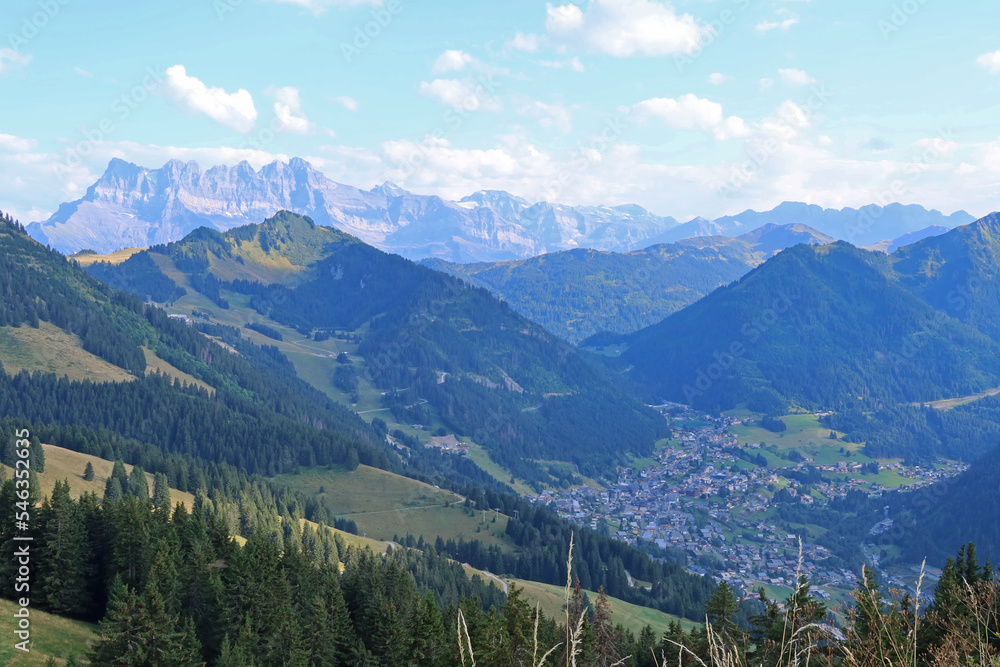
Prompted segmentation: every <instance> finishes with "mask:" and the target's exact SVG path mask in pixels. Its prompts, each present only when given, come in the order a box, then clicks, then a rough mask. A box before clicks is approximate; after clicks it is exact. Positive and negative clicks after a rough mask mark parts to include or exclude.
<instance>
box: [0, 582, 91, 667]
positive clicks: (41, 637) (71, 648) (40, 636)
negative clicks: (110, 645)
mask: <svg viewBox="0 0 1000 667" xmlns="http://www.w3.org/2000/svg"><path fill="white" fill-rule="evenodd" d="M17 610H18V607H17V606H16V605H15V604H14V603H13V602H11V601H10V600H4V599H3V598H0V619H2V620H0V637H2V638H3V640H2V642H3V643H0V665H5V666H6V667H20V666H21V665H24V666H25V667H27V666H28V665H44V664H45V663H46V661H47V660H48V659H49V658H50V657H51V658H55V661H56V664H57V665H64V664H66V658H67V657H68V656H69V655H71V654H72V655H76V656H77V658H78V659H80V658H82V657H83V655H84V653H86V651H87V649H88V646H89V645H90V643H91V642H92V641H94V640H95V639H96V638H97V635H96V632H97V626H96V625H91V624H90V623H83V622H81V621H73V620H70V619H67V618H62V617H61V616H55V615H53V614H47V613H45V612H44V611H36V610H30V611H29V613H30V614H31V616H30V619H31V651H30V652H29V653H24V652H23V651H19V650H17V649H15V648H14V646H13V645H14V643H15V642H17V641H19V640H17V639H16V638H15V637H14V629H15V628H16V623H17V622H16V620H15V619H14V613H15V612H16V611H17Z"/></svg>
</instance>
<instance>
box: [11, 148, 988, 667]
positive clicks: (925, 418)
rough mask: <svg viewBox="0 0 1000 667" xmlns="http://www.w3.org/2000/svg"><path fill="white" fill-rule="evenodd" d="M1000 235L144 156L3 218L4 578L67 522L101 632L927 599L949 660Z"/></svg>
mask: <svg viewBox="0 0 1000 667" xmlns="http://www.w3.org/2000/svg"><path fill="white" fill-rule="evenodd" d="M64 253H66V254H64ZM998 266H1000V216H998V215H996V214H994V215H991V216H987V217H985V218H982V219H980V220H973V219H972V217H971V216H969V215H967V214H964V213H962V212H958V213H954V214H952V215H949V216H945V215H943V214H941V213H939V212H937V211H928V210H926V209H924V208H922V207H919V206H901V205H897V204H891V205H888V206H885V207H877V206H868V207H862V208H861V209H857V210H854V209H843V210H839V211H838V210H832V209H821V208H819V207H816V206H809V205H805V204H795V203H787V202H786V203H784V204H781V205H779V206H777V207H776V208H774V209H773V210H771V211H768V212H764V213H757V212H753V211H747V212H745V213H742V214H740V215H736V216H729V217H726V218H719V219H717V220H714V221H708V220H703V219H695V220H692V221H689V222H685V223H679V222H678V221H676V220H674V219H672V218H669V217H659V216H657V215H654V214H652V213H649V212H648V211H645V210H644V209H641V208H639V207H637V206H616V207H579V206H576V207H574V206H564V205H559V204H551V203H544V202H542V203H532V202H527V201H525V200H522V199H519V198H518V197H516V196H513V195H510V194H508V193H505V192H496V191H482V192H478V193H475V194H472V195H470V196H469V197H466V198H464V199H462V200H461V201H458V202H451V201H446V200H443V199H441V198H438V197H431V196H422V195H417V194H413V193H410V192H406V191H403V190H401V189H400V188H398V187H396V186H394V185H392V184H391V183H386V184H383V185H381V186H377V187H375V188H373V189H371V190H361V189H357V188H353V187H350V186H346V185H341V184H337V183H334V182H332V181H330V180H328V179H326V178H325V177H324V176H323V175H322V174H320V173H319V172H318V171H316V170H315V169H313V168H312V167H311V166H310V165H309V164H308V163H306V162H305V161H303V160H300V159H293V160H291V161H290V162H289V163H287V164H285V163H280V162H275V163H272V164H270V165H266V166H264V167H263V168H262V169H261V170H260V171H254V170H253V169H252V168H251V167H250V166H249V165H247V164H241V165H238V166H236V167H233V168H227V167H213V168H211V169H208V170H207V171H202V170H201V168H200V167H198V165H197V164H195V163H189V164H181V163H178V162H171V163H168V164H167V165H165V166H164V167H163V168H161V169H158V170H147V169H143V168H141V167H138V166H136V165H133V164H129V163H127V162H124V161H121V160H114V161H112V163H111V164H110V165H109V167H108V170H107V172H106V173H105V174H104V175H103V176H102V177H101V179H100V180H99V181H98V182H97V183H96V184H94V185H93V186H91V187H90V188H89V189H88V191H87V193H86V195H85V196H84V197H83V198H81V199H80V200H78V201H75V202H72V203H67V204H64V205H63V206H61V207H60V208H59V210H58V211H57V212H56V214H54V215H53V216H52V217H51V218H49V219H48V220H46V221H44V222H35V223H31V224H30V225H28V226H27V227H25V226H22V225H21V224H20V223H19V222H18V221H16V220H13V219H12V218H10V217H9V216H3V220H2V223H0V294H2V295H3V297H2V299H0V364H2V371H0V423H2V426H3V428H4V429H5V430H6V431H9V432H10V433H19V434H23V435H21V436H19V437H18V438H16V439H14V438H6V436H5V438H6V439H5V440H4V441H3V442H4V445H3V446H2V447H0V463H2V464H3V465H0V482H3V483H2V484H0V514H2V515H3V516H4V517H6V519H7V520H5V522H4V523H3V524H2V525H0V551H2V552H3V555H2V557H0V558H2V560H0V588H2V589H3V590H4V591H5V592H4V596H8V593H7V592H6V591H10V590H13V586H14V584H15V583H16V580H17V577H18V576H19V575H18V571H17V570H16V569H15V567H16V565H15V561H14V555H15V549H16V548H18V547H17V546H16V545H17V544H18V541H16V540H15V537H25V534H24V533H25V532H27V533H29V534H30V535H28V536H30V537H31V538H32V543H33V545H37V546H33V547H32V548H33V549H35V550H36V551H34V552H33V553H36V554H37V560H35V561H33V563H34V565H33V569H32V573H31V575H30V584H31V588H32V611H31V613H32V618H33V619H35V620H34V622H35V623H36V624H37V627H36V632H38V633H39V634H41V633H44V634H45V636H47V637H54V636H59V637H62V638H64V640H62V643H61V644H58V645H56V644H55V643H53V644H52V645H48V644H45V645H42V644H41V642H39V646H38V651H37V652H40V653H43V654H44V657H46V658H51V659H52V661H55V660H57V659H58V660H61V661H62V660H65V664H73V662H75V661H76V660H77V659H78V658H79V657H81V656H86V657H87V659H88V660H89V661H90V662H91V664H99V665H106V664H119V663H117V662H115V660H117V659H118V657H119V656H121V655H128V654H130V651H134V650H140V649H134V648H130V647H136V646H138V647H147V646H148V647H154V648H155V651H156V652H157V653H156V656H166V657H148V656H146V655H145V654H144V657H143V658H142V660H145V662H142V660H138V661H137V662H135V663H128V664H142V665H154V664H157V665H158V664H164V665H166V664H174V665H205V664H211V665H220V666H227V667H228V666H235V665H285V664H295V665H302V666H306V665H386V666H388V665H436V666H442V667H443V666H449V667H451V666H453V665H460V664H466V663H465V662H464V661H466V660H469V664H472V663H471V658H472V652H473V650H474V651H475V660H476V661H477V662H480V663H482V664H497V665H514V664H532V665H536V664H540V663H538V662H537V658H538V655H536V654H535V653H536V652H537V649H538V648H539V647H553V646H555V647H556V648H555V649H553V651H554V652H553V653H552V654H551V655H553V656H555V659H556V660H558V661H560V662H562V663H564V664H574V663H573V661H574V660H577V659H579V660H580V661H581V662H583V663H584V664H587V665H591V666H598V665H599V666H600V667H609V666H610V665H613V664H619V663H616V661H619V660H625V661H626V662H624V663H620V664H629V665H635V666H636V667H639V666H642V667H647V666H649V665H653V664H658V661H659V660H660V657H657V658H656V660H657V662H655V663H654V662H648V661H646V662H644V661H643V660H644V659H635V658H633V657H630V656H639V655H643V656H645V655H650V656H654V655H655V656H663V655H666V654H667V653H666V652H667V651H676V650H677V647H678V646H683V647H685V648H684V649H683V650H686V651H689V652H690V654H691V655H694V656H699V657H701V659H709V658H710V657H711V651H712V650H713V649H712V646H713V645H716V644H715V643H716V642H718V641H720V639H719V638H720V637H722V638H723V639H722V641H729V640H730V639H731V638H733V637H742V638H745V639H746V647H747V648H746V654H745V655H747V656H749V658H748V659H749V660H752V662H748V663H746V664H753V665H769V666H770V665H776V664H782V665H784V664H786V663H779V662H777V661H776V656H775V654H774V647H775V646H779V645H780V641H781V636H782V633H783V632H787V631H788V628H791V631H792V632H794V633H796V635H795V636H796V637H799V636H805V637H809V638H810V642H813V643H812V644H810V645H811V646H821V647H824V650H829V651H830V653H831V655H832V654H833V653H834V652H835V651H839V650H840V648H839V647H841V646H860V645H862V641H861V639H859V638H858V636H856V635H855V634H850V633H857V632H859V630H857V627H858V626H857V625H856V624H851V623H848V624H847V625H844V623H845V620H844V619H845V614H846V618H848V619H851V618H854V619H856V618H857V616H856V614H859V613H865V614H868V615H869V616H868V617H866V618H872V619H875V618H877V619H882V621H883V622H886V623H896V624H897V625H894V626H892V627H893V628H896V629H894V630H893V632H897V631H898V632H901V633H903V635H905V630H900V629H899V628H902V627H904V626H903V625H899V624H905V623H906V622H909V621H908V620H907V619H908V618H909V616H907V614H909V611H908V610H909V609H910V608H909V607H908V606H907V605H909V604H911V602H910V600H913V599H918V600H923V601H924V603H926V604H933V607H932V610H933V611H932V612H931V613H932V614H933V615H929V616H928V619H929V621H928V622H929V623H933V624H935V625H933V626H932V627H933V628H934V630H933V632H934V633H937V634H931V635H927V639H926V640H924V639H921V641H926V644H927V645H926V646H920V647H918V648H919V650H920V651H923V652H924V653H925V654H926V655H931V654H933V655H939V653H936V652H937V651H940V650H943V649H942V648H941V647H943V646H951V644H949V642H951V641H953V640H954V636H955V635H954V633H955V632H958V630H955V626H953V625H950V623H954V622H956V621H955V620H954V619H963V618H966V619H967V618H968V616H963V614H966V615H968V614H973V611H972V610H977V611H976V613H978V610H979V609H980V607H979V606H976V605H978V604H979V602H977V601H978V600H980V597H975V596H985V595H987V593H988V592H989V591H990V590H992V589H991V588H990V586H992V585H993V583H992V582H993V581H994V580H993V576H994V575H993V569H992V565H991V564H990V563H992V562H994V561H995V560H996V559H997V558H1000V527H998V525H997V522H996V516H997V513H998V512H1000V508H998V507H997V500H996V494H995V493H994V490H995V487H996V484H997V475H998V474H1000V449H998V448H997V442H998V441H1000V272H998V270H997V267H998ZM17 443H20V444H17ZM21 451H23V452H25V453H24V454H21V453H20V452H21ZM23 458H30V461H31V463H30V472H29V473H25V474H19V473H18V470H19V465H18V460H19V459H23ZM20 468H23V466H20ZM7 478H10V479H7ZM22 478H24V479H30V489H31V490H30V494H28V497H27V498H22V497H21V496H19V495H18V493H19V489H20V488H21V487H19V486H18V485H17V482H18V481H19V480H21V479H22ZM4 480H6V481H4ZM22 486H23V485H22ZM26 508H27V509H26ZM29 509H30V512H29ZM20 512H28V513H29V514H30V515H31V517H32V520H31V522H30V525H26V524H24V523H18V522H20V521H22V520H21V519H18V518H17V517H18V516H20V515H19V513H20ZM22 526H24V527H22ZM972 542H974V543H975V544H976V545H977V547H978V552H977V551H976V548H977V547H974V546H972V545H971V544H970V543H972ZM954 554H958V556H957V557H954V556H953V555H954ZM980 558H982V559H983V560H984V564H980V561H979V559H980ZM925 559H926V562H925ZM987 559H991V560H987ZM922 564H923V566H922ZM875 582H882V583H884V584H885V585H887V586H890V587H892V588H893V589H898V590H899V591H900V593H899V595H898V601H896V602H893V601H892V600H894V599H896V598H892V599H890V598H891V596H892V595H894V594H889V593H887V594H885V595H887V596H889V597H878V598H870V597H866V596H871V595H875V594H877V595H880V596H881V595H883V593H881V592H880V589H878V588H877V586H876V583H875ZM970 589H971V590H973V591H974V592H975V593H974V599H973V602H974V604H973V603H968V602H966V601H964V600H966V598H965V597H964V593H963V591H966V590H970ZM873 591H874V592H873ZM928 591H930V593H928ZM906 595H909V596H911V597H905V596H906ZM871 599H875V600H876V602H875V603H874V606H869V607H865V606H864V605H865V604H866V603H868V602H869V601H870V600H871ZM9 604H11V605H12V604H14V602H13V601H11V602H8V601H7V600H4V601H2V602H0V609H3V610H4V613H5V614H7V608H6V607H5V606H3V605H9ZM991 604H992V602H991ZM894 605H895V606H894ZM848 606H850V609H848ZM859 610H860V611H859ZM13 613H14V612H13V607H12V609H11V614H13ZM11 614H7V615H8V616H9V615H11ZM852 615H854V616H852ZM991 618H993V617H991ZM98 622H99V623H100V624H99V625H95V623H98ZM963 622H964V621H963ZM988 622H994V621H988ZM852 623H853V622H852ZM834 626H838V627H847V628H849V630H848V631H847V632H848V634H847V635H844V634H840V636H839V637H838V635H837V633H842V631H841V630H839V629H838V630H829V629H828V628H834ZM456 629H457V633H458V634H457V637H458V638H459V639H458V641H455V640H456ZM949 633H951V634H949ZM893 636H895V635H893ZM909 636H910V638H911V640H912V637H914V636H916V634H915V633H914V634H913V635H909ZM921 637H924V635H921ZM567 638H568V640H567ZM50 641H51V640H50ZM567 641H568V644H567V643H564V642H567ZM842 641H843V642H846V643H844V644H841V643H839V642H842ZM851 642H854V643H851ZM986 642H987V644H989V643H990V642H994V640H992V639H988V640H986ZM994 643H995V642H994ZM567 646H568V649H567ZM581 646H587V647H589V648H588V649H587V651H589V653H588V654H587V657H586V658H583V657H581V656H582V655H583V651H582V649H581ZM12 650H13V649H9V648H8V647H7V646H4V647H2V648H0V657H2V658H3V659H4V660H7V659H8V658H12V656H14V655H15V654H14V653H12V652H11V651H12ZM141 650H146V649H145V648H141ZM150 650H153V649H150ZM546 650H548V649H546ZM915 650H916V649H915ZM5 651H6V653H5ZM466 651H468V652H469V653H468V654H467V653H465V652H466ZM837 655H838V659H841V658H843V655H841V654H837ZM612 658H614V659H613V660H612ZM602 661H603V662H602ZM682 661H683V660H682ZM11 664H13V663H11ZM76 664H79V663H76ZM685 664H687V663H685ZM690 664H695V663H694V662H691V663H690ZM738 664H744V663H738ZM833 664H838V663H833ZM844 664H846V663H844ZM872 664H875V663H872ZM885 664H897V663H892V662H887V663H885ZM898 664H902V663H898ZM908 664H910V663H908ZM928 664H930V663H928ZM939 664H947V663H939ZM954 664H960V663H954Z"/></svg>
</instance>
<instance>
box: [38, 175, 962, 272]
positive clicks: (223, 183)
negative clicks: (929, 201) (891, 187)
mask: <svg viewBox="0 0 1000 667" xmlns="http://www.w3.org/2000/svg"><path fill="white" fill-rule="evenodd" d="M281 210H289V211H294V212H296V213H300V214H304V215H308V216H310V217H311V218H312V219H313V220H314V221H315V222H316V223H317V224H321V225H328V226H332V227H336V228H338V229H340V230H342V231H345V232H348V233H350V234H353V235H354V236H357V237H358V238H360V239H361V240H363V241H365V242H366V243H370V244H371V245H374V246H376V247H378V248H381V249H382V250H386V251H388V252H394V253H397V254H400V255H403V256H404V257H408V258H410V259H425V258H435V257H436V258H440V259H445V260H449V261H452V262H487V261H498V260H505V259H521V258H526V257H534V256H536V255H540V254H542V253H548V252H556V251H560V250H572V249H574V248H592V249H595V250H606V251H616V252H626V251H630V250H636V249H639V248H645V247H649V246H651V245H654V244H659V243H671V242H675V241H678V240H680V239H685V238H690V237H699V236H717V235H725V236H735V235H738V234H743V233H746V232H748V231H749V230H753V229H757V228H759V227H761V226H762V225H766V224H774V225H779V226H782V227H785V226H787V225H790V224H806V225H809V226H811V227H814V228H815V229H817V230H819V231H821V232H824V233H826V234H828V235H829V236H831V237H833V238H837V239H843V240H847V241H850V242H852V243H855V244H859V245H860V244H865V243H875V242H877V241H879V240H880V239H891V238H895V237H897V236H900V235H902V234H907V233H910V232H916V231H917V230H921V229H923V228H925V227H928V226H929V225H938V226H941V227H943V228H946V229H951V228H953V227H955V226H957V225H959V224H964V223H966V222H970V221H971V220H972V216H970V215H969V214H968V213H965V212H964V211H959V212H958V213H954V214H952V215H950V216H945V215H943V214H941V213H940V212H938V211H928V210H926V209H924V208H923V207H920V206H913V205H911V206H901V205H899V204H890V205H888V206H886V207H884V208H882V207H878V206H865V207H863V208H861V209H850V208H846V209H841V210H837V209H824V208H821V207H819V206H813V205H806V204H801V203H796V202H785V203H783V204H781V205H779V206H778V207H776V208H774V209H772V210H771V211H765V212H761V213H758V212H756V211H744V212H743V213H740V214H738V215H735V216H727V217H723V218H718V219H716V220H707V219H705V218H695V219H693V220H690V221H689V222H686V223H684V224H679V223H678V221H677V220H675V219H673V218H670V217H661V216H658V215H654V214H652V213H650V212H649V211H647V210H646V209H644V208H642V207H641V206H636V205H624V206H613V207H607V206H566V205H562V204H553V203H548V202H538V203H531V202H528V201H525V200H524V199H521V198H520V197H516V196H514V195H512V194H510V193H507V192H503V191H500V190H482V191H480V192H476V193H474V194H471V195H469V196H467V197H464V198H462V199H461V200H460V201H458V202H453V201H448V200H445V199H441V198H440V197H435V196H425V195H417V194H413V193H412V192H407V191H406V190H404V189H403V188H401V187H399V186H398V185H396V184H394V183H383V184H382V185H379V186H377V187H374V188H372V189H371V190H361V189H358V188H356V187H352V186H350V185H343V184H340V183H335V182H334V181H331V180H330V179H328V178H327V177H326V176H324V175H323V174H322V173H320V172H319V171H317V170H315V169H314V168H313V167H312V166H311V165H310V164H309V163H308V162H306V161H305V160H302V159H300V158H293V159H292V160H290V161H289V162H288V163H287V164H286V163H284V162H272V163H271V164H268V165H265V166H264V167H262V168H261V169H260V171H254V169H253V168H252V167H251V166H250V165H249V164H248V163H246V162H241V163H240V164H238V165H236V166H234V167H225V166H217V167H212V168H211V169H208V170H207V171H203V170H202V169H201V167H199V166H198V164H197V163H195V162H189V163H187V164H184V163H182V162H180V161H177V160H173V161H171V162H168V163H167V164H165V165H163V167H161V168H160V169H145V168H143V167H139V166H137V165H135V164H132V163H129V162H125V161H124V160H119V159H114V160H112V161H111V163H110V164H109V165H108V169H107V171H106V172H105V173H104V175H103V176H101V178H100V179H99V180H98V181H97V182H96V183H94V185H92V186H91V187H90V188H89V189H88V190H87V194H86V195H85V196H84V197H83V198H82V199H79V200H77V201H75V202H71V203H68V204H63V205H62V206H60V207H59V210H58V211H56V213H55V214H53V215H52V216H51V217H50V218H49V219H48V220H46V221H44V222H33V223H31V224H30V225H28V232H29V233H30V234H31V235H32V236H33V237H34V238H36V239H38V240H39V241H42V242H43V243H48V244H50V245H52V246H53V247H55V248H56V249H58V250H61V251H63V252H67V253H69V252H75V251H77V250H82V249H84V248H90V249H92V250H96V251H98V252H112V251H114V250H118V249H120V248H126V247H146V246H149V245H153V244H156V243H165V242H168V241H176V240H178V239H180V238H182V237H183V236H185V235H186V234H187V233H189V232H191V231H192V230H194V229H196V228H198V227H201V226H206V227H212V228H215V229H218V230H220V231H225V230H228V229H231V228H232V227H237V226H239V225H245V224H248V223H257V222H260V221H262V220H264V219H265V218H268V217H270V216H272V215H274V214H275V213H277V212H278V211H281Z"/></svg>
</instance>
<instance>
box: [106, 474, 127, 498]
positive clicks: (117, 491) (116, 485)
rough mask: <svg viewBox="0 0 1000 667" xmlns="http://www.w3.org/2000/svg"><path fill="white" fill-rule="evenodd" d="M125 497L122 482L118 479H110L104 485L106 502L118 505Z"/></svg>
mask: <svg viewBox="0 0 1000 667" xmlns="http://www.w3.org/2000/svg"><path fill="white" fill-rule="evenodd" d="M124 495H125V493H124V491H123V490H122V485H121V482H119V481H118V478H116V477H109V478H108V481H107V482H105V483H104V500H105V501H107V502H109V503H116V502H118V501H120V500H121V499H122V497H123V496H124Z"/></svg>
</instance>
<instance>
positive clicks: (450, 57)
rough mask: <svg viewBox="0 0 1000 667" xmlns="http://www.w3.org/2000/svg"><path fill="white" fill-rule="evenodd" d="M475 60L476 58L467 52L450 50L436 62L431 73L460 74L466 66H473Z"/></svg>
mask: <svg viewBox="0 0 1000 667" xmlns="http://www.w3.org/2000/svg"><path fill="white" fill-rule="evenodd" d="M475 60H476V59H475V58H473V57H472V56H470V55H469V54H468V53H466V52H465V51H459V50H456V49H449V50H448V51H445V52H444V53H442V54H441V55H440V56H438V57H437V60H435V61H434V65H433V66H432V67H431V72H432V73H434V74H443V73H445V72H460V71H462V70H463V69H465V66H466V65H470V64H472V63H473V62H475Z"/></svg>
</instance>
